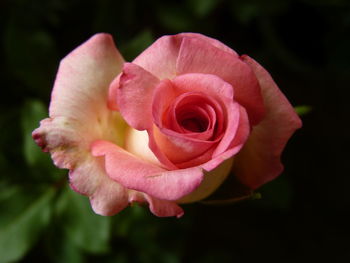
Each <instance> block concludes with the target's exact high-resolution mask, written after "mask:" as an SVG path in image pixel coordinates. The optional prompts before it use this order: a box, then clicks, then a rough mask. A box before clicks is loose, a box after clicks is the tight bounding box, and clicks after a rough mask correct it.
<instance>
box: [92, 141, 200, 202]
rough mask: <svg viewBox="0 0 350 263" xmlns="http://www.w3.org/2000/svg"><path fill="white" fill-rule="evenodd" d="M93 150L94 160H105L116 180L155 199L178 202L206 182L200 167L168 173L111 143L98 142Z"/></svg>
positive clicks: (93, 146)
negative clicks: (101, 158) (102, 157)
mask: <svg viewBox="0 0 350 263" xmlns="http://www.w3.org/2000/svg"><path fill="white" fill-rule="evenodd" d="M91 149H92V154H93V155H94V156H105V167H106V171H107V174H108V175H109V176H110V177H111V178H112V179H113V180H115V181H117V182H119V183H121V184H122V185H123V186H124V187H126V188H129V189H134V190H137V191H141V192H144V193H147V194H149V195H151V196H153V197H155V198H159V199H162V200H177V199H179V198H181V197H182V196H184V195H186V194H188V193H190V192H192V191H193V190H194V189H196V188H197V187H198V185H199V184H200V183H201V181H202V177H203V172H202V169H201V168H200V167H193V168H189V169H180V170H173V171H167V170H165V169H163V168H161V167H159V166H155V165H152V164H151V163H149V162H146V161H143V160H141V159H138V158H137V157H135V156H132V155H131V154H130V153H128V152H126V151H125V150H123V149H122V148H120V147H118V146H116V145H115V144H112V143H110V142H107V141H96V142H94V143H93V145H92V148H91Z"/></svg>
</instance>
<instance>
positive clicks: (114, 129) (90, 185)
mask: <svg viewBox="0 0 350 263" xmlns="http://www.w3.org/2000/svg"><path fill="white" fill-rule="evenodd" d="M122 63H123V59H122V57H121V56H120V54H119V52H118V50H117V49H116V47H115V45H114V43H113V40H112V37H111V36H110V35H107V34H97V35H95V36H93V37H92V38H90V39H89V40H88V41H86V42H85V43H84V44H82V45H81V46H79V47H78V48H76V49H75V50H74V51H72V52H71V53H70V54H69V55H68V56H67V57H65V58H64V59H63V60H62V61H61V63H60V66H59V69H58V73H57V77H56V81H55V84H54V89H53V93H52V98H51V104H50V117H51V118H48V119H45V120H43V121H42V122H41V124H40V127H39V128H38V129H36V130H35V131H34V132H33V138H34V140H35V141H36V142H37V144H38V145H39V146H40V147H42V148H43V150H44V151H48V152H50V153H51V157H52V159H53V161H54V163H55V165H56V166H58V167H60V168H66V169H70V173H69V174H70V185H71V187H72V188H73V189H74V190H75V191H77V192H79V193H81V194H84V195H88V196H89V197H90V199H91V203H92V207H93V209H94V210H95V211H96V213H99V214H103V215H110V214H113V213H116V212H118V211H119V210H120V209H122V208H123V207H125V205H126V204H127V199H125V193H124V191H123V190H122V188H121V187H120V186H119V185H117V183H115V185H114V186H112V185H110V184H109V183H108V182H106V180H107V181H108V180H110V179H109V178H108V177H107V175H106V174H105V172H104V169H103V165H102V166H101V163H100V161H99V160H97V159H96V158H95V157H93V156H91V154H90V144H91V142H92V141H93V140H95V139H108V140H111V141H113V142H114V143H117V144H121V143H122V141H123V136H124V130H125V127H126V124H125V122H124V121H123V119H122V118H121V117H120V114H119V113H117V112H111V111H110V110H108V108H107V103H106V102H107V93H108V87H109V83H110V82H111V81H112V80H113V78H115V76H116V75H118V73H119V72H120V69H121V65H122ZM111 124H113V125H111ZM112 189H114V190H116V191H114V190H112ZM111 192H113V194H112V193H111Z"/></svg>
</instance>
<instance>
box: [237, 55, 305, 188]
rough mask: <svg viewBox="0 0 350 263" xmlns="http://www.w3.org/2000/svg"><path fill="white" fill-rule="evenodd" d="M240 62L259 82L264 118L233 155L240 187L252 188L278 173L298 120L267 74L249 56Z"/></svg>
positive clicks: (298, 124) (299, 122) (298, 122)
mask: <svg viewBox="0 0 350 263" xmlns="http://www.w3.org/2000/svg"><path fill="white" fill-rule="evenodd" d="M242 60H243V61H244V62H245V63H247V65H249V66H250V67H251V69H252V70H253V72H254V73H255V75H256V76H257V78H258V80H259V84H260V86H261V90H262V94H263V97H264V103H265V107H266V116H265V118H264V120H263V121H262V122H261V123H260V124H259V125H257V126H255V127H254V128H253V130H252V133H251V135H250V137H249V139H248V141H247V143H246V145H245V146H244V147H243V149H242V150H241V152H240V153H239V154H238V155H237V157H236V159H235V165H234V171H235V173H236V176H237V177H238V179H239V180H240V181H241V182H242V183H243V184H245V185H247V186H249V187H251V188H252V189H256V188H258V187H259V186H261V185H262V184H264V183H266V182H268V181H271V180H272V179H274V178H275V177H277V176H278V175H279V174H280V173H281V172H282V170H283V165H282V164H281V161H280V157H281V153H282V151H283V149H284V147H285V145H286V143H287V141H288V140H289V138H290V137H291V136H292V134H293V133H294V132H295V130H296V129H298V128H300V127H301V120H300V119H299V117H298V116H297V114H296V113H295V111H294V109H293V107H292V106H291V104H290V103H289V101H288V100H287V99H286V97H285V96H284V95H283V93H282V92H281V91H280V90H279V88H278V87H277V85H276V83H275V82H274V81H273V79H272V78H271V76H270V74H269V73H268V72H267V71H266V70H265V69H264V68H263V67H262V66H261V65H259V64H258V63H257V62H256V61H254V60H253V59H251V58H250V57H248V56H243V57H242Z"/></svg>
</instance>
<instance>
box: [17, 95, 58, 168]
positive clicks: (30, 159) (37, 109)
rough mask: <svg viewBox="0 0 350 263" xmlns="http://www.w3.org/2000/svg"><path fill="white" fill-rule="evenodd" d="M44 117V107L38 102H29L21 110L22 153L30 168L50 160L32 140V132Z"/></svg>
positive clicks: (45, 115) (45, 111)
mask: <svg viewBox="0 0 350 263" xmlns="http://www.w3.org/2000/svg"><path fill="white" fill-rule="evenodd" d="M46 117H47V110H46V107H45V106H44V104H43V103H41V102H40V101H37V100H30V101H28V102H27V103H26V104H25V105H24V107H23V109H22V119H21V121H22V123H21V124H22V130H23V153H24V157H25V159H26V161H27V163H28V164H29V165H31V166H33V165H35V164H38V163H40V162H43V161H49V160H50V158H49V155H48V154H45V153H43V152H42V151H41V149H40V147H38V146H37V145H36V144H35V142H34V140H33V138H32V132H33V130H34V129H36V128H38V127H39V122H40V121H41V120H42V119H44V118H46ZM50 162H51V161H50Z"/></svg>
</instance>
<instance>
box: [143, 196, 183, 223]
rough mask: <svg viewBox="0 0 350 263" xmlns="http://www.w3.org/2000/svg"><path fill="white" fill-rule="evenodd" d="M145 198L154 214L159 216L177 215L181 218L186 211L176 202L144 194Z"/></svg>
mask: <svg viewBox="0 0 350 263" xmlns="http://www.w3.org/2000/svg"><path fill="white" fill-rule="evenodd" d="M144 197H145V199H146V200H147V202H148V203H149V209H150V210H151V212H152V213H153V214H155V215H156V216H159V217H168V216H176V217H177V218H180V217H181V216H183V214H184V211H183V210H182V208H181V207H180V206H178V205H177V204H176V203H175V202H171V201H166V200H160V199H157V198H154V197H151V196H149V195H146V194H145V195H144Z"/></svg>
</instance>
